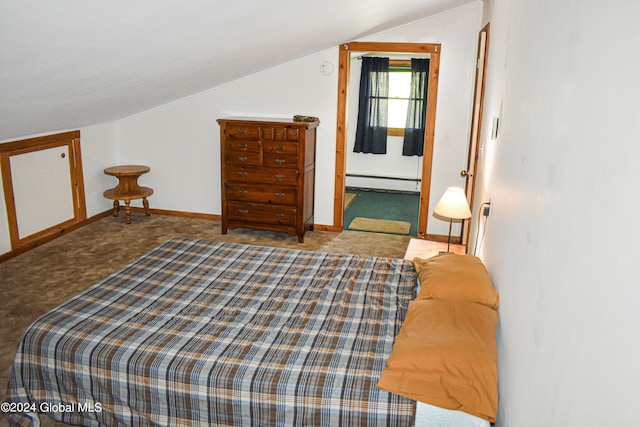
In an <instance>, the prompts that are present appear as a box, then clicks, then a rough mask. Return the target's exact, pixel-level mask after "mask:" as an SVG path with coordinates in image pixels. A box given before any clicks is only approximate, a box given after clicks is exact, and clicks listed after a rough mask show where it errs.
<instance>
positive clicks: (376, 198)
mask: <svg viewBox="0 0 640 427" xmlns="http://www.w3.org/2000/svg"><path fill="white" fill-rule="evenodd" d="M347 193H356V194H357V195H358V196H357V197H355V198H354V199H353V202H352V203H351V205H350V206H349V207H348V209H346V210H345V212H344V223H345V226H346V227H348V226H349V224H351V221H353V220H354V219H355V218H357V217H362V218H373V219H386V220H394V221H403V222H409V223H411V228H410V230H409V235H411V236H416V235H417V234H418V210H419V207H420V194H419V193H404V192H394V191H384V190H369V189H364V188H348V189H347Z"/></svg>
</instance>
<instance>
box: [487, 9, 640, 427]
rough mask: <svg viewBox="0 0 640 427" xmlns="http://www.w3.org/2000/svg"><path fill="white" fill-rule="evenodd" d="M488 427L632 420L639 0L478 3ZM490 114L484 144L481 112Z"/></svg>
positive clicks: (638, 344) (638, 322) (638, 314)
mask: <svg viewBox="0 0 640 427" xmlns="http://www.w3.org/2000/svg"><path fill="white" fill-rule="evenodd" d="M485 9H486V10H485V20H486V21H490V22H491V45H490V53H489V63H488V76H487V96H486V105H485V117H484V119H485V127H484V129H485V131H486V132H484V133H485V135H483V143H484V144H485V147H484V152H483V158H482V159H481V161H480V163H481V164H480V170H479V174H480V175H482V178H481V179H480V180H479V185H478V195H479V198H480V200H487V199H488V198H489V197H490V198H491V199H492V203H493V207H492V213H491V216H490V219H489V224H488V226H487V233H486V235H485V238H484V243H483V246H482V250H481V255H482V257H483V259H484V260H485V262H486V264H487V266H488V268H489V271H490V273H491V275H492V278H493V280H494V283H495V285H496V287H497V288H498V290H499V291H500V294H501V307H500V310H499V313H500V325H499V331H498V343H499V358H500V359H499V374H500V412H499V417H498V426H501V427H504V426H510V427H533V426H535V427H538V426H547V427H554V426H557V427H572V426H576V427H578V426H579V427H582V426H587V425H588V426H602V427H604V426H625V427H626V426H638V425H640V412H639V411H638V410H637V403H638V402H637V401H638V383H639V382H640V366H639V364H638V361H639V360H640V330H639V327H640V310H638V301H640V286H639V284H640V280H639V279H638V273H637V267H636V263H637V260H638V258H639V256H640V250H639V249H638V240H639V239H638V238H639V236H640V234H639V233H638V231H637V227H636V226H635V215H634V214H635V213H637V212H638V210H639V208H640V202H639V201H638V197H637V183H638V177H637V172H636V167H635V166H636V163H637V159H638V157H639V156H640V144H639V143H638V141H639V140H640V127H638V122H639V121H640V108H639V106H640V103H639V100H640V84H639V83H638V77H637V70H638V68H639V66H640V56H638V55H637V54H636V52H637V49H638V45H639V43H640V30H639V29H638V25H637V17H638V16H640V6H639V5H638V3H635V2H627V1H623V0H616V1H613V2H608V3H603V2H593V1H587V2H577V1H572V2H556V1H550V0H544V1H537V2H526V1H513V0H486V1H485ZM494 116H500V117H501V119H502V127H501V132H500V135H499V137H498V139H497V140H496V141H490V140H489V139H488V138H487V135H486V133H488V131H489V128H490V126H488V125H487V123H490V120H491V117H494Z"/></svg>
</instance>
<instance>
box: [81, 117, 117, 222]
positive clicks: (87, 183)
mask: <svg viewBox="0 0 640 427" xmlns="http://www.w3.org/2000/svg"><path fill="white" fill-rule="evenodd" d="M80 144H81V147H80V149H81V150H82V169H83V175H84V190H85V199H86V203H87V216H88V217H92V216H93V215H96V214H99V213H101V212H104V211H106V210H109V209H111V208H112V207H113V202H112V201H110V200H108V199H105V198H104V197H103V196H102V193H103V192H104V190H106V189H108V188H113V187H115V186H116V184H117V183H118V181H117V179H115V178H114V177H112V176H107V175H105V174H104V172H103V170H104V169H105V168H108V167H110V166H114V165H116V164H117V162H116V149H115V127H114V125H113V123H106V124H101V125H95V126H89V127H86V128H82V129H80Z"/></svg>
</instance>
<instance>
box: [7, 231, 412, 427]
mask: <svg viewBox="0 0 640 427" xmlns="http://www.w3.org/2000/svg"><path fill="white" fill-rule="evenodd" d="M415 284H416V276H415V270H414V269H413V265H412V264H411V263H410V262H408V261H405V260H400V259H386V258H376V257H362V256H356V255H336V254H329V253H316V252H306V251H299V250H290V249H278V248H267V247H257V246H250V245H240V244H230V243H220V242H216V243H214V242H207V241H201V240H196V239H189V238H178V239H173V240H170V241H168V242H165V243H164V244H162V245H161V246H159V247H157V248H156V249H154V250H153V251H151V252H149V253H148V254H146V255H145V256H143V257H141V258H140V259H138V260H136V261H134V262H133V263H131V264H130V265H128V266H127V267H125V268H123V269H122V270H120V271H119V272H117V273H114V274H113V275H111V276H109V277H107V278H105V279H103V280H102V281H100V282H98V283H97V284H95V285H94V286H92V287H91V288H89V289H87V290H86V291H84V292H83V293H81V294H79V295H78V296H76V297H75V298H73V299H71V300H69V301H68V302H66V303H65V304H63V305H61V306H59V307H58V308H56V309H54V310H53V311H51V312H49V313H48V314H46V315H44V316H43V317H41V318H40V319H38V320H37V321H36V322H35V323H34V324H33V325H32V326H31V327H30V328H29V329H28V331H27V332H26V333H25V335H24V337H23V339H22V342H21V344H20V346H19V348H18V352H17V355H16V358H15V362H14V367H13V373H12V376H11V380H10V387H9V388H10V390H9V394H10V398H9V401H10V402H11V404H12V405H13V407H12V408H10V409H11V410H13V411H17V410H24V411H28V410H31V409H35V410H36V411H39V412H47V413H48V415H49V416H51V417H53V418H55V419H58V420H61V421H65V422H67V423H71V424H80V425H91V426H94V425H95V426H97V425H106V426H114V425H126V426H150V425H163V426H187V425H201V426H204V425H207V426H208V425H221V426H223V425H235V426H293V425H300V426H338V425H343V426H359V425H370V426H386V425H392V426H405V425H413V418H414V413H415V404H414V402H413V401H411V400H408V399H405V398H403V397H400V396H397V395H395V394H392V393H388V392H386V391H383V390H379V389H377V388H376V381H377V379H378V377H379V376H380V373H381V371H382V369H383V367H384V364H385V361H386V359H387V357H388V355H389V354H390V353H391V348H392V345H393V341H394V338H395V336H396V333H397V332H398V330H399V328H400V325H401V323H402V320H403V319H404V316H405V312H406V309H407V305H408V302H409V300H410V299H411V298H412V297H413V296H414V294H415ZM5 408H7V407H5ZM10 420H11V421H12V422H13V423H18V424H21V425H30V418H28V417H27V416H25V415H24V414H19V413H14V414H13V415H10Z"/></svg>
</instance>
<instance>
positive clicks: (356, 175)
mask: <svg viewBox="0 0 640 427" xmlns="http://www.w3.org/2000/svg"><path fill="white" fill-rule="evenodd" d="M347 177H351V178H370V179H391V180H394V181H412V182H421V181H422V180H421V179H420V178H400V177H395V176H377V175H358V174H351V173H348V174H347Z"/></svg>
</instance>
